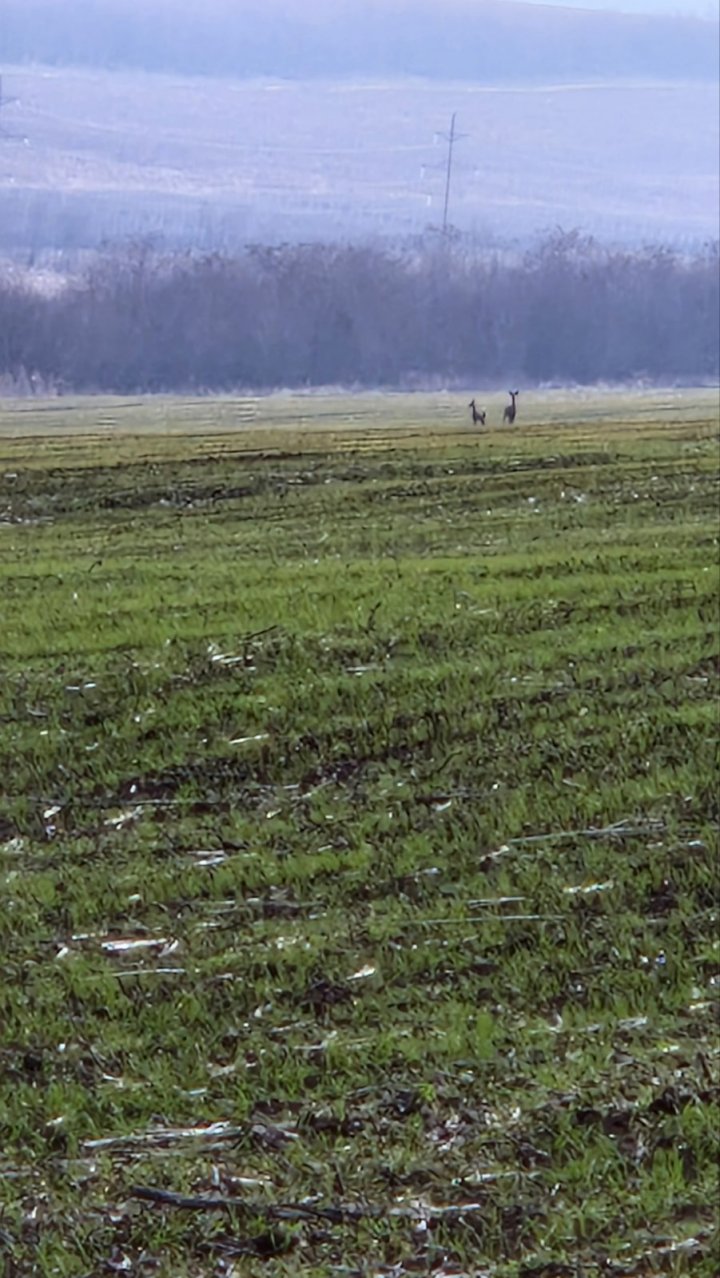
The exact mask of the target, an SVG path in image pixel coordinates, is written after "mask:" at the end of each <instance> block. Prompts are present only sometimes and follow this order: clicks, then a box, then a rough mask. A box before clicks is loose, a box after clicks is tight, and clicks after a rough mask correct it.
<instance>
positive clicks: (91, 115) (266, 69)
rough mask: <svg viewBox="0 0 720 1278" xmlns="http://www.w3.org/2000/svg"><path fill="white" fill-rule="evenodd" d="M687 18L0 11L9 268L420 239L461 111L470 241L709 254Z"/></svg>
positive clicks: (46, 7) (703, 50) (367, 9)
mask: <svg viewBox="0 0 720 1278" xmlns="http://www.w3.org/2000/svg"><path fill="white" fill-rule="evenodd" d="M626 7H630V6H629V5H628V6H626ZM633 7H635V8H638V7H640V6H639V0H638V3H636V4H634V6H633ZM677 7H678V6H676V5H669V4H663V3H662V0H656V2H654V3H653V4H651V3H650V2H649V0H648V2H647V3H645V4H643V5H642V8H643V9H644V10H646V12H643V13H620V12H614V11H611V6H610V5H605V6H604V8H605V10H606V11H604V12H601V11H599V10H595V11H593V10H590V9H587V8H583V9H580V8H572V7H569V6H562V7H554V6H547V5H545V6H540V5H536V4H531V3H514V2H513V0H485V3H470V2H469V0H449V2H448V0H444V3H443V4H442V5H440V4H439V2H438V0H412V2H411V0H382V2H381V0H364V2H361V0H346V3H344V4H343V5H342V6H337V5H336V4H334V3H330V0H314V3H312V4H302V5H301V4H299V3H296V2H294V0H263V3H262V4H260V3H259V0H244V2H243V3H240V4H235V3H233V4H230V3H228V0H207V3H205V4H204V5H203V6H202V9H199V8H198V6H196V5H194V4H190V3H189V0H155V3H153V4H147V3H140V0H73V3H72V4H70V3H64V2H63V0H4V4H3V10H2V25H1V26H0V73H2V74H3V103H4V105H3V108H2V112H1V113H0V125H1V126H2V133H1V134H0V251H2V252H4V253H5V254H18V253H20V254H23V253H26V252H27V250H32V251H34V252H39V251H43V250H47V249H59V248H61V249H65V250H68V249H70V250H75V249H88V248H92V247H94V246H95V245H97V244H98V243H100V242H103V241H108V240H110V241H117V240H123V239H125V238H127V237H131V236H137V235H153V236H154V237H156V240H157V242H159V243H162V244H165V245H167V246H168V247H178V246H189V247H196V248H202V249H208V248H222V249H226V250H228V249H233V250H234V249H236V248H237V247H239V246H242V245H243V244H244V243H246V242H248V241H249V240H258V239H262V240H274V241H277V240H286V239H290V240H299V239H327V238H338V237H340V238H343V237H357V236H367V235H381V236H383V237H385V238H387V237H393V236H407V235H417V234H418V233H421V232H423V231H425V230H426V229H427V228H428V227H433V226H437V225H438V224H439V223H440V222H441V221H442V218H443V204H444V185H445V166H446V158H447V152H446V142H445V140H444V138H443V133H444V132H446V131H447V129H448V127H449V124H450V118H451V115H452V113H453V112H457V128H458V130H459V131H460V133H462V134H463V135H464V136H463V138H462V139H461V141H460V142H459V143H458V145H457V146H456V147H455V150H454V156H453V175H452V189H451V201H450V206H449V221H450V223H451V224H452V226H454V227H457V228H458V229H459V230H460V231H462V232H464V233H468V234H471V235H472V236H473V237H474V238H475V240H478V239H479V240H480V241H482V242H485V243H487V244H489V245H497V244H501V245H513V244H515V243H516V242H517V241H518V240H521V241H524V242H525V241H527V240H528V239H529V238H530V237H533V236H535V235H537V234H540V233H543V232H545V231H547V230H548V229H549V228H552V227H554V226H557V225H560V226H562V227H564V228H565V229H568V228H574V227H578V228H580V229H581V230H582V231H583V232H589V233H593V234H596V235H599V236H601V237H603V238H604V239H606V240H613V241H615V242H623V243H647V242H649V241H652V242H659V241H663V242H671V243H673V244H675V245H678V246H681V247H682V246H692V245H697V244H700V243H702V241H703V240H705V239H707V238H712V237H714V236H715V235H716V234H717V216H718V164H717V155H718V146H719V143H720V139H719V137H718V94H717V80H718V75H717V64H718V40H717V24H713V23H711V22H708V21H703V20H702V19H701V18H700V17H698V16H694V15H697V14H701V13H702V12H703V11H704V10H703V6H702V4H696V5H690V6H688V7H684V8H683V9H682V14H683V15H684V16H678V15H677V13H675V14H674V13H673V12H671V10H673V9H676V8H677ZM651 10H652V11H653V12H651ZM660 10H662V12H661V11H660Z"/></svg>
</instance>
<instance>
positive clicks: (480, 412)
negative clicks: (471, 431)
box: [468, 399, 485, 426]
mask: <svg viewBox="0 0 720 1278" xmlns="http://www.w3.org/2000/svg"><path fill="white" fill-rule="evenodd" d="M468 408H472V415H473V416H472V419H473V425H474V426H477V424H478V422H479V423H480V425H481V426H484V425H485V409H484V408H481V409H477V408H476V407H475V400H474V399H471V400H470V403H469V404H468Z"/></svg>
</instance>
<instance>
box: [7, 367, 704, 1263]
mask: <svg viewBox="0 0 720 1278" xmlns="http://www.w3.org/2000/svg"><path fill="white" fill-rule="evenodd" d="M467 398H469V396H463V397H460V398H458V397H453V396H450V395H437V396H420V395H418V396H380V395H375V396H373V395H364V396H358V397H341V396H335V397H333V396H324V397H323V396H307V397H295V398H292V397H290V396H282V395H277V396H272V397H269V398H267V399H260V400H258V401H250V400H248V401H242V402H241V401H234V400H231V399H227V400H207V401H179V400H163V399H157V400H149V401H141V400H138V401H134V402H132V403H130V402H129V401H117V400H105V399H103V400H96V401H92V400H86V401H82V400H78V401H72V400H69V401H66V400H58V401H54V402H53V403H47V404H37V403H29V402H27V403H14V404H13V403H6V404H5V405H4V406H2V407H1V408H0V579H1V585H0V622H1V625H0V674H1V676H2V678H1V680H0V787H1V789H2V801H1V802H0V884H1V885H2V890H1V892H0V928H1V929H2V946H1V949H0V955H1V964H2V971H1V975H0V1273H4V1275H7V1276H8V1278H9V1276H10V1275H13V1276H14V1278H16V1276H18V1275H26V1274H27V1275H29V1274H33V1275H34V1274H37V1275H51V1274H58V1275H78V1276H81V1275H82V1276H85V1275H87V1276H89V1275H101V1274H106V1273H130V1274H133V1275H136V1274H137V1275H144V1274H148V1275H162V1276H163V1278H190V1275H192V1276H193V1278H200V1276H206V1275H207V1276H208V1278H209V1276H210V1275H221V1274H223V1275H235V1278H244V1276H245V1275H249V1276H254V1275H259V1274H264V1275H267V1274H273V1275H278V1276H280V1278H282V1276H283V1275H285V1276H290V1275H300V1274H303V1275H315V1276H318V1278H319V1276H320V1275H323V1276H325V1275H328V1276H330V1275H333V1276H334V1275H341V1276H343V1278H353V1276H355V1275H356V1276H357V1278H361V1276H362V1278H371V1276H375V1275H377V1276H379V1275H387V1276H388V1278H390V1276H392V1278H403V1276H404V1275H405V1274H426V1275H436V1276H438V1278H439V1276H440V1275H443V1276H445V1278H451V1276H454V1278H459V1275H468V1276H469V1275H473V1276H475V1275H483V1278H487V1276H488V1275H493V1278H494V1276H497V1278H520V1276H524V1278H595V1275H598V1278H599V1275H601V1274H602V1275H603V1276H604V1278H608V1276H609V1278H641V1276H642V1278H653V1276H654V1275H659V1274H671V1275H682V1274H686V1273H687V1274H690V1273H692V1274H693V1275H699V1276H701V1278H715V1275H716V1274H717V1273H718V1271H719V1270H720V1253H719V1251H718V1243H717V1238H716V1237H715V1234H714V1230H715V1228H716V1225H717V1210H716V1203H717V1174H716V1154H717V1136H718V1121H717V1120H718V1109H719V1102H720V1074H719V1066H720V1041H719V1038H718V1030H717V1026H718V1022H717V1010H718V992H719V991H720V976H719V975H718V973H719V972H720V942H719V940H718V904H719V903H718V875H717V866H718V862H717V844H718V838H717V836H718V816H719V806H720V805H719V804H718V798H717V794H716V790H717V784H716V783H717V767H716V751H717V742H718V702H717V693H718V682H719V680H718V675H719V660H718V647H719V628H718V535H719V527H718V399H717V393H716V392H710V391H707V392H697V393H690V392H688V393H678V392H668V393H666V394H663V393H660V392H655V393H652V394H645V395H642V394H638V395H636V396H632V397H631V396H620V395H610V394H608V395H604V396H601V395H580V394H578V395H569V394H568V395H552V394H547V395H536V396H532V395H528V396H522V397H521V400H520V413H519V417H518V421H517V423H516V425H515V427H514V428H512V430H510V429H507V428H506V429H505V430H504V431H501V430H499V429H497V423H498V422H499V419H500V413H501V406H502V403H503V402H504V397H497V398H494V397H493V398H491V399H490V400H489V401H488V408H489V410H490V413H489V418H490V420H491V421H493V422H495V423H496V427H495V428H494V429H493V428H489V429H487V430H481V431H477V430H473V429H472V428H471V427H470V426H469V423H468V421H467V409H466V400H467ZM163 1195H165V1199H164V1201H163ZM3 1262H4V1266H5V1267H4V1270H3Z"/></svg>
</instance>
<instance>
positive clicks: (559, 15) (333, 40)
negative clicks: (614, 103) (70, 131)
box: [0, 0, 718, 83]
mask: <svg viewBox="0 0 720 1278" xmlns="http://www.w3.org/2000/svg"><path fill="white" fill-rule="evenodd" d="M618 8H622V0H618ZM678 8H679V9H680V8H681V6H678ZM2 10H3V12H2V29H1V31H0V60H1V61H2V62H5V63H12V62H16V63H17V62H45V63H51V64H54V65H70V64H75V65H86V66H88V65H89V66H95V67H106V68H113V69H115V68H119V67H127V68H136V69H141V70H149V71H166V72H180V73H185V74H202V75H226V76H231V77H253V76H283V77H285V76H290V77H293V78H299V79H306V78H308V77H315V76H320V77H331V78H335V77H337V76H346V75H361V76H367V75H371V76H383V77H386V76H398V75H402V76H407V75H413V76H415V75H419V76H423V77H430V78H439V79H441V80H447V79H459V80H467V79H473V80H475V81H478V82H482V83H493V82H496V81H497V80H498V79H502V80H503V81H508V80H513V81H519V82H526V81H527V80H542V81H544V80H553V81H557V80H558V79H565V80H567V79H570V80H576V79H578V78H579V79H583V80H584V79H587V78H593V79H594V78H598V77H599V78H607V77H611V78H618V77H632V78H635V77H643V78H651V79H663V80H665V79H669V78H670V79H681V80H686V79H688V78H689V77H692V78H694V79H714V78H717V74H718V39H717V27H716V26H714V25H713V24H711V23H709V22H707V21H702V20H699V19H696V18H692V17H682V16H666V17H659V16H650V15H642V14H634V15H633V14H624V13H602V12H593V11H592V10H578V9H572V8H557V7H549V6H538V5H530V4H525V3H521V2H520V0H515V2H511V0H343V3H342V4H337V3H335V2H334V0H302V2H301V0H243V2H242V3H241V4H238V3H236V2H235V0H205V2H204V3H203V4H202V5H196V4H194V3H192V0H152V3H149V2H148V0H73V4H72V5H70V4H59V3H58V2H57V0H3V5H2Z"/></svg>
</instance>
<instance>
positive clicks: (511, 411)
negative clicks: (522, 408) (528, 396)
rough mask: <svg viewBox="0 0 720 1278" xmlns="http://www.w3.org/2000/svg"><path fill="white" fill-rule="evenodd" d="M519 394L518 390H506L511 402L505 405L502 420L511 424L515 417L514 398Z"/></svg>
mask: <svg viewBox="0 0 720 1278" xmlns="http://www.w3.org/2000/svg"><path fill="white" fill-rule="evenodd" d="M519 394H520V391H516V390H514V391H508V395H509V396H510V399H511V400H512V403H511V404H506V405H505V412H504V413H503V421H504V422H509V423H510V425H511V426H512V424H513V422H514V421H515V417H516V414H517V404H516V403H515V400H516V399H517V397H518V395H519Z"/></svg>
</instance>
